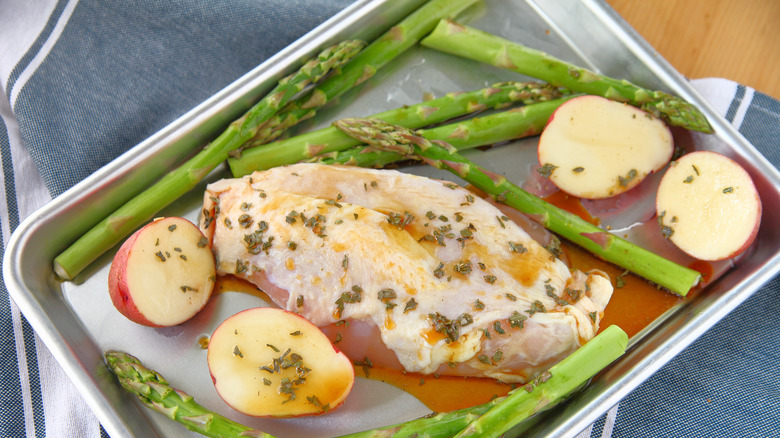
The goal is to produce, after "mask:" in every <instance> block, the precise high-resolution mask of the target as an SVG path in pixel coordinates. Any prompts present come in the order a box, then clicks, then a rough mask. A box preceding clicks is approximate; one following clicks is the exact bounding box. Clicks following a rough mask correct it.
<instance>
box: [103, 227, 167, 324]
mask: <svg viewBox="0 0 780 438" xmlns="http://www.w3.org/2000/svg"><path fill="white" fill-rule="evenodd" d="M142 230H143V228H141V229H140V230H138V231H136V232H135V233H133V234H132V235H131V236H130V237H128V238H127V240H125V242H124V243H123V244H122V246H120V247H119V251H117V253H116V255H114V259H113V261H112V262H111V269H109V271H108V292H109V295H110V296H111V302H112V303H113V304H114V307H116V309H117V310H118V311H119V313H121V314H122V315H124V316H125V317H126V318H127V319H129V320H130V321H133V322H135V323H137V324H141V325H145V326H147V327H162V326H160V325H158V324H155V323H153V322H151V321H149V320H148V319H146V317H145V316H144V315H143V314H142V313H141V311H139V310H138V307H136V306H135V303H134V302H133V299H132V297H131V296H130V293H129V287H128V285H127V275H126V273H127V270H126V269H124V268H125V267H126V266H127V259H128V258H129V256H130V251H131V250H132V249H133V245H134V244H135V241H136V239H138V236H139V235H140V233H141V231H142Z"/></svg>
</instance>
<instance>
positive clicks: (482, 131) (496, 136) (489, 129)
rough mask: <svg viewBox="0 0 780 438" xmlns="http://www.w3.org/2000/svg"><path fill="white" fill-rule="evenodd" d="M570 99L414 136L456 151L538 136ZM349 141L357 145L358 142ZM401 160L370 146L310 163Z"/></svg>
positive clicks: (362, 164)
mask: <svg viewBox="0 0 780 438" xmlns="http://www.w3.org/2000/svg"><path fill="white" fill-rule="evenodd" d="M570 98H571V96H569V97H563V98H560V99H555V100H550V101H546V102H539V103H533V104H530V105H526V106H523V107H518V108H513V109H510V110H507V111H503V112H499V113H494V114H490V115H487V116H483V117H475V118H472V119H468V120H464V121H462V122H458V123H451V124H448V125H442V126H438V127H436V128H431V129H422V130H419V131H417V135H419V136H421V137H424V138H426V139H427V140H431V141H436V140H440V141H447V142H448V143H449V144H451V145H452V146H454V147H455V148H456V149H458V151H463V150H467V149H472V148H475V147H479V146H487V145H492V144H496V143H501V142H504V141H509V140H515V139H518V138H524V137H530V136H532V135H537V134H540V133H541V132H542V129H544V127H545V125H546V124H547V121H548V120H549V118H550V116H551V115H552V113H553V112H554V111H555V109H556V108H558V107H559V106H560V105H561V104H562V103H563V102H565V101H566V100H568V99H570ZM383 120H384V119H383ZM334 129H335V128H334ZM339 132H340V131H339ZM344 135H346V134H344ZM350 138H351V137H350ZM353 140H354V142H356V143H358V144H359V143H360V141H359V140H356V139H353ZM269 146H270V145H269ZM404 159H409V157H406V156H404V155H401V154H398V153H397V152H393V151H386V150H380V149H376V148H374V147H371V146H356V147H352V148H350V149H347V150H344V151H338V152H336V151H334V152H330V153H327V154H323V155H320V156H318V157H316V158H315V160H314V161H318V162H322V163H326V164H347V165H353V166H360V167H377V168H380V167H385V166H387V165H389V164H392V163H395V162H398V161H401V160H404Z"/></svg>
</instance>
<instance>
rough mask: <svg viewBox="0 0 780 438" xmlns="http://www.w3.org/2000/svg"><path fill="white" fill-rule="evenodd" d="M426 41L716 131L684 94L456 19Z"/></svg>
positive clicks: (672, 120) (678, 122)
mask: <svg viewBox="0 0 780 438" xmlns="http://www.w3.org/2000/svg"><path fill="white" fill-rule="evenodd" d="M421 44H422V45H424V46H426V47H430V48H432V49H436V50H440V51H443V52H447V53H451V54H454V55H458V56H462V57H466V58H469V59H473V60H476V61H480V62H484V63H488V64H492V65H495V66H497V67H502V68H506V69H509V70H512V71H515V72H517V73H520V74H523V75H527V76H531V77H535V78H538V79H541V80H544V81H547V82H550V83H552V84H556V85H559V86H562V87H566V88H568V89H570V90H572V91H575V92H580V93H587V94H596V95H599V96H603V97H607V98H610V99H614V100H618V101H621V102H627V103H630V104H632V105H634V106H637V107H639V108H642V109H644V110H645V111H648V112H650V113H652V114H655V115H656V116H658V117H661V118H663V119H664V120H666V121H667V122H668V123H670V124H671V125H675V126H681V127H684V128H686V129H691V130H695V131H701V132H706V133H711V132H713V131H712V126H710V124H709V122H708V121H707V119H706V118H705V117H704V115H703V114H702V113H701V112H700V111H699V110H698V109H697V108H696V107H694V106H693V105H691V104H690V103H688V102H686V101H685V100H683V99H681V98H678V97H675V96H671V95H669V94H667V93H664V92H662V91H653V90H648V89H644V88H641V87H638V86H636V85H634V84H632V83H630V82H628V81H625V80H617V79H613V78H609V77H606V76H603V75H599V74H597V73H594V72H592V71H590V70H587V69H584V68H581V67H578V66H576V65H572V64H569V63H567V62H565V61H562V60H560V59H557V58H555V57H553V56H550V55H549V54H547V53H544V52H541V51H539V50H535V49H531V48H528V47H525V46H523V45H521V44H519V43H516V42H512V41H508V40H506V39H503V38H501V37H498V36H495V35H492V34H490V33H487V32H483V31H481V30H478V29H474V28H471V27H468V26H464V25H462V24H459V23H455V22H453V21H450V20H442V21H441V22H439V24H438V25H437V26H436V28H435V29H434V31H433V32H431V34H430V35H428V36H427V37H426V38H425V39H423V40H422V41H421Z"/></svg>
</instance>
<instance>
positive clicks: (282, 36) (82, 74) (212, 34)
mask: <svg viewBox="0 0 780 438" xmlns="http://www.w3.org/2000/svg"><path fill="white" fill-rule="evenodd" d="M350 3H351V0H316V1H315V0H308V1H307V0H265V1H261V2H258V1H252V2H242V1H230V2H227V1H224V2H223V1H212V2H202V1H191V0H182V1H178V2H157V1H151V0H126V1H123V2H101V1H98V0H70V1H65V0H59V1H58V0H41V1H37V2H29V1H27V0H4V1H3V2H2V3H0V90H2V91H3V98H0V116H1V119H0V120H2V123H0V159H2V172H1V173H0V178H2V180H1V181H2V184H3V186H4V190H2V191H0V220H1V221H2V223H1V226H2V234H1V235H0V237H2V241H3V242H4V244H5V242H7V241H8V239H9V237H10V234H11V233H12V232H13V230H14V229H15V228H16V226H17V225H18V224H19V222H20V221H21V220H22V219H24V218H25V217H26V216H28V215H29V214H31V213H32V212H33V211H35V210H36V209H37V208H39V207H41V206H42V205H43V204H45V203H46V202H48V201H49V200H50V199H51V198H52V197H53V196H56V195H58V194H60V193H62V192H63V191H65V190H66V189H68V188H69V187H71V186H72V185H74V184H75V183H76V182H78V181H80V180H81V179H83V178H84V177H86V176H87V175H89V174H90V173H92V172H93V171H95V170H96V169H98V168H100V167H101V166H102V165H104V164H106V163H108V162H109V161H110V160H112V159H113V158H115V157H116V156H118V155H119V154H120V153H122V152H124V151H125V150H127V149H128V148H130V147H132V146H134V145H136V144H138V143H139V142H140V141H142V140H144V139H145V138H146V137H148V136H149V135H150V134H152V133H154V132H155V131H157V130H158V129H160V128H162V127H164V126H165V125H166V124H168V123H170V122H171V121H173V120H175V119H176V118H177V117H179V116H180V115H182V114H183V113H185V112H186V111H187V110H189V109H190V108H192V107H193V106H195V105H197V104H198V103H200V102H201V101H203V100H204V99H206V98H207V97H209V96H211V95H212V94H213V93H215V92H216V91H218V90H220V89H221V88H222V87H224V86H225V85H227V84H229V83H230V82H231V81H233V80H235V79H236V78H238V77H239V76H241V75H242V74H244V73H245V72H246V71H248V70H250V69H251V68H253V67H254V66H256V65H257V64H259V63H261V62H262V61H263V60H265V59H267V58H268V57H270V56H271V55H273V54H274V53H276V52H277V51H279V50H280V49H282V48H283V47H285V46H286V45H288V44H289V43H291V42H292V41H294V40H295V39H296V38H298V37H299V36H301V35H303V34H304V33H305V32H307V31H309V30H310V29H312V28H313V27H315V26H316V25H317V24H319V23H321V22H322V21H324V20H325V19H326V18H328V17H330V16H332V15H333V14H334V13H336V12H337V11H339V10H341V9H343V8H344V7H346V6H347V5H349V4H350ZM693 84H694V85H695V86H696V87H697V88H698V89H699V91H701V93H702V94H703V95H704V96H705V97H706V98H707V99H709V100H710V101H711V102H712V103H713V105H714V107H715V108H717V109H718V110H719V111H720V112H721V113H722V114H723V115H725V117H726V118H727V119H728V120H729V121H730V122H731V123H733V124H734V126H736V127H737V128H738V129H739V130H740V132H741V133H742V134H744V135H745V136H746V137H747V139H748V140H749V141H751V142H752V144H753V145H755V146H756V147H757V148H758V149H759V150H760V151H761V152H762V153H763V154H764V155H765V156H766V157H767V158H769V160H770V161H771V162H772V163H773V164H774V165H775V166H780V144H779V143H778V138H780V102H778V101H776V100H773V99H772V98H770V97H768V96H766V95H764V94H761V93H759V92H756V91H755V90H753V89H751V88H748V87H745V86H742V85H739V84H735V83H733V82H730V81H727V80H723V79H702V80H695V81H693ZM778 294H780V279H778V278H775V279H774V280H773V281H771V282H770V283H769V284H767V285H766V286H764V287H763V288H762V289H761V290H760V291H758V292H757V293H756V294H755V295H754V296H752V297H751V298H749V299H748V300H747V301H746V302H745V303H743V304H742V305H741V306H739V307H738V308H737V309H735V310H734V311H733V312H731V313H730V314H729V315H728V316H727V317H726V318H725V319H724V320H722V321H721V322H720V323H719V324H717V325H716V326H715V327H714V328H712V329H711V330H710V331H708V332H707V333H706V334H705V335H704V336H702V337H701V338H700V339H699V340H697V341H696V342H695V343H694V344H692V345H691V346H690V347H688V348H687V349H685V350H684V351H683V352H682V354H680V355H679V356H678V357H677V358H675V359H674V360H672V361H671V362H669V363H668V364H667V365H666V366H664V367H663V368H662V369H661V370H660V371H659V372H658V373H656V374H655V375H654V376H653V377H652V378H651V379H649V380H648V381H647V382H646V383H644V384H642V385H641V386H640V387H639V388H637V389H636V390H635V391H634V392H632V393H631V394H630V395H629V396H628V397H626V399H624V400H623V401H621V402H620V404H619V406H615V407H614V408H613V409H612V410H611V411H610V412H609V413H608V414H607V415H605V416H604V417H603V418H602V419H600V420H599V421H597V422H596V423H595V424H594V425H593V426H591V427H590V428H588V429H587V430H585V431H583V433H582V436H583V437H591V436H593V437H595V436H602V437H610V436H613V437H665V436H668V437H685V436H691V437H702V436H708V437H715V436H741V437H747V436H756V437H759V436H760V437H766V436H772V435H773V434H774V436H778V435H777V433H778V432H777V427H776V420H777V412H780V395H779V394H780V386H779V383H778V382H780V379H778V377H777V376H778V375H780V365H779V364H780V358H779V357H778V351H780V324H777V315H780V300H778ZM0 373H1V374H0V436H3V437H6V436H8V437H11V436H13V437H17V436H19V437H20V436H26V437H38V436H52V437H97V436H107V434H106V432H105V431H104V430H103V429H102V427H101V426H100V423H99V421H98V420H97V419H96V418H95V417H94V415H93V414H92V412H91V411H90V409H89V408H88V406H87V405H86V404H85V402H84V401H83V399H82V398H81V396H80V394H79V393H78V391H77V389H76V388H75V387H74V386H73V385H72V384H71V383H70V381H69V380H68V378H67V377H66V376H65V374H64V373H63V371H62V370H61V368H60V367H59V365H58V364H57V363H56V361H54V359H53V358H52V356H51V354H50V353H49V352H48V350H47V349H46V347H45V346H44V345H43V344H42V343H41V341H40V340H39V339H38V338H37V336H36V335H35V333H34V331H33V329H32V328H31V327H30V325H29V324H28V323H27V322H26V321H25V318H24V317H23V316H22V315H21V314H20V312H19V310H18V309H17V307H16V306H15V305H14V303H13V301H11V300H10V299H9V296H8V293H7V291H6V289H5V286H4V285H3V284H2V282H0Z"/></svg>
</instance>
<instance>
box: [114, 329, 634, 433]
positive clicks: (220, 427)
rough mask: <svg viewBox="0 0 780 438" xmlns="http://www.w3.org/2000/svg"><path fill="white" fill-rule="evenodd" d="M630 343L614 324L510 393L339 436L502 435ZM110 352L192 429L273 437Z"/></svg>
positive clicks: (131, 380) (156, 405)
mask: <svg viewBox="0 0 780 438" xmlns="http://www.w3.org/2000/svg"><path fill="white" fill-rule="evenodd" d="M627 343H628V335H626V333H625V332H624V331H623V330H621V329H620V328H619V327H617V326H614V325H613V326H610V327H607V328H606V329H604V330H603V331H602V332H601V333H599V334H598V335H596V337H594V338H593V339H591V340H590V341H588V342H587V343H586V344H585V345H583V346H582V347H580V348H579V349H578V350H576V351H575V352H574V353H572V354H570V355H569V356H568V357H567V358H565V359H564V360H563V361H561V362H560V363H558V364H556V365H554V366H553V367H552V368H550V369H549V370H548V371H547V372H545V373H543V374H541V375H540V376H539V377H537V378H536V379H535V380H533V381H532V382H529V383H528V384H526V385H524V386H521V387H518V388H517V389H514V390H512V391H511V392H510V393H509V394H508V395H507V396H506V397H499V398H496V399H494V400H492V401H489V402H487V403H484V404H481V405H477V406H473V407H470V408H465V409H460V410H457V411H452V412H445V413H435V414H432V415H429V416H426V417H421V418H417V419H414V420H411V421H408V422H405V423H400V424H396V425H392V426H387V427H382V428H378V429H373V430H368V431H364V432H358V433H353V434H349V435H343V436H342V437H340V438H379V437H383V438H410V437H417V438H448V437H451V436H454V435H456V434H458V433H460V434H461V435H462V436H498V435H500V434H501V433H503V432H504V431H506V430H508V429H509V428H510V427H512V426H514V425H516V424H518V423H519V422H521V421H523V420H525V419H527V418H528V417H530V416H531V415H533V414H535V413H537V412H539V411H540V410H543V409H545V408H548V407H550V406H552V405H554V404H556V403H558V402H560V401H561V400H563V398H564V397H565V396H566V395H568V394H570V393H571V392H573V391H574V390H575V389H577V388H578V387H579V386H581V385H582V384H583V383H585V382H586V381H588V379H590V378H591V377H593V376H594V375H595V374H596V373H598V372H599V371H601V370H602V369H604V368H605V367H606V366H607V365H609V364H610V363H612V362H613V361H614V360H615V359H617V358H618V357H620V356H621V355H622V354H623V353H624V352H625V349H626V345H627ZM105 356H106V361H107V362H108V365H109V369H110V370H111V371H112V372H113V373H114V374H115V375H116V376H117V378H118V379H119V382H120V384H121V385H122V387H124V388H125V389H126V390H127V391H129V392H131V393H133V394H135V395H136V396H137V397H138V398H139V399H140V400H141V402H142V403H143V404H145V405H146V406H148V407H149V408H151V409H154V410H155V411H157V412H159V413H162V414H163V415H165V416H167V417H168V418H170V419H172V420H175V421H178V422H180V423H182V424H183V425H184V426H186V427H187V428H188V429H190V430H193V431H195V432H199V433H201V434H203V435H206V436H209V437H221V438H233V437H243V436H250V437H262V438H273V437H272V436H271V435H269V434H266V433H263V432H260V431H258V430H255V429H252V428H250V427H248V426H244V425H242V424H239V423H236V422H234V421H232V420H230V419H228V418H225V417H223V416H221V415H219V414H217V413H214V412H211V411H209V410H207V409H206V408H204V407H202V406H201V405H199V404H198V403H197V402H196V401H195V400H194V399H193V398H192V397H190V396H188V395H187V394H185V393H183V392H182V391H179V390H175V389H173V388H171V387H170V385H169V384H168V382H167V381H166V380H165V378H163V377H162V376H161V375H160V374H159V373H157V372H156V371H153V370H150V369H148V368H146V367H145V366H143V365H142V364H141V363H140V362H139V361H138V359H136V358H135V357H133V356H131V355H129V354H126V353H122V352H118V351H108V352H106V354H105ZM488 434H491V435H488ZM461 435H458V436H461Z"/></svg>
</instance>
